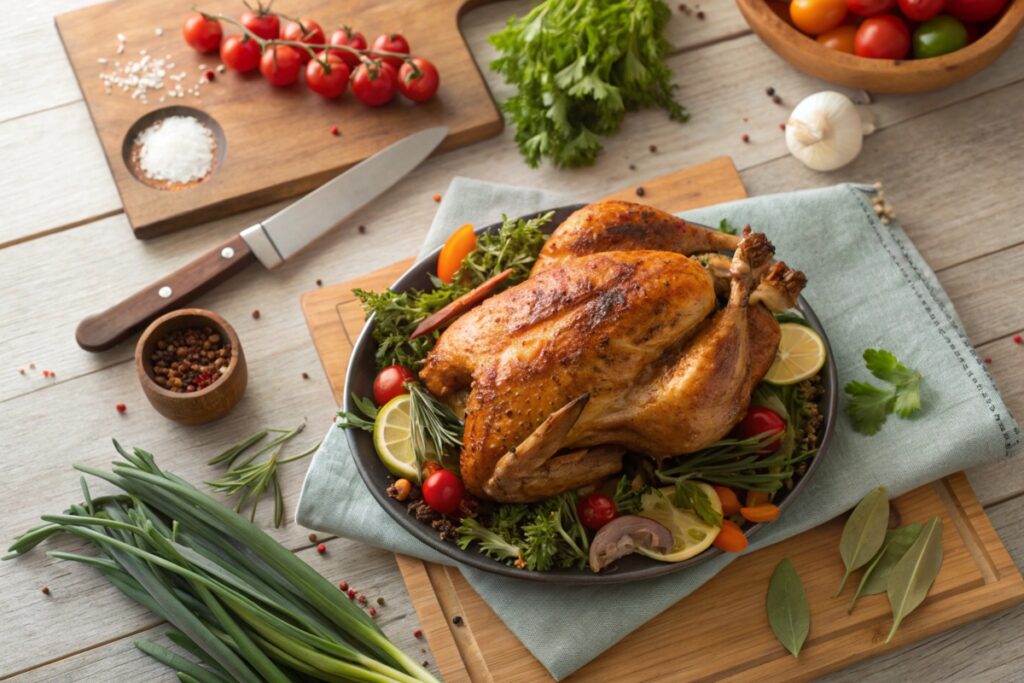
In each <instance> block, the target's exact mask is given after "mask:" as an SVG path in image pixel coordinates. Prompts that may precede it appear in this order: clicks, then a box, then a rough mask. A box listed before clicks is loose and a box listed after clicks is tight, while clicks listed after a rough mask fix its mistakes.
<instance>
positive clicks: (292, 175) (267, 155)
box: [57, 0, 503, 238]
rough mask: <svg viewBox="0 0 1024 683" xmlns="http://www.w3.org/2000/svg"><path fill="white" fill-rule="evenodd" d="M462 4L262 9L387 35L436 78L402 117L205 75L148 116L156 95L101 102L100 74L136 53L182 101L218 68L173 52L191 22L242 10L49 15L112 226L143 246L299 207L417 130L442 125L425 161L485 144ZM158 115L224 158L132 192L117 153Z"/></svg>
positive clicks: (183, 3) (487, 102)
mask: <svg viewBox="0 0 1024 683" xmlns="http://www.w3.org/2000/svg"><path fill="white" fill-rule="evenodd" d="M253 4H255V3H253ZM472 4H476V0H436V1H435V2H433V3H431V6H430V9H429V11H428V10H426V9H425V8H424V6H421V5H420V4H417V3H409V2H405V1H404V0H346V2H336V1H332V0H279V1H278V2H277V3H275V5H274V9H277V10H279V11H281V12H284V13H286V14H288V15H291V16H309V17H312V18H313V19H315V20H317V21H319V22H320V24H321V25H322V26H323V27H324V31H325V32H326V33H327V37H328V38H329V37H330V33H331V32H333V31H334V30H335V29H336V28H337V26H338V25H339V24H342V23H346V24H349V25H351V26H353V27H354V28H355V29H356V30H359V31H362V32H363V34H365V35H366V39H367V40H368V41H370V42H371V43H372V41H373V40H374V38H375V37H376V36H377V35H379V34H381V33H393V32H400V33H402V34H403V35H404V36H405V37H406V38H407V39H408V41H409V44H410V46H411V48H412V53H413V54H414V55H420V56H423V57H426V58H428V59H430V60H431V61H432V62H433V63H434V64H435V65H436V66H437V68H438V70H439V71H440V74H441V87H440V90H439V91H438V94H437V97H435V98H434V100H432V101H431V102H429V103H426V104H421V105H414V104H412V103H411V102H407V101H404V99H403V98H401V97H396V98H395V101H394V102H392V103H390V104H388V105H386V106H384V107H379V108H375V109H371V108H368V107H365V106H363V105H362V104H361V103H360V102H358V101H357V100H356V99H355V98H354V97H353V96H352V93H351V91H349V92H348V93H346V94H345V95H344V96H343V97H341V98H340V99H338V100H333V101H328V100H324V99H323V98H321V97H320V96H319V95H316V94H315V93H313V92H311V91H309V90H308V89H307V88H306V86H305V85H304V84H303V83H302V82H300V83H297V84H294V85H292V86H289V87H287V88H275V87H273V86H271V85H270V84H268V83H266V82H265V81H264V80H263V79H262V77H260V75H259V72H258V71H257V72H254V73H250V74H237V73H232V72H228V73H224V74H216V76H215V80H214V81H213V82H212V83H210V84H207V85H204V86H202V87H201V90H200V96H199V97H198V98H197V97H194V96H192V95H187V96H186V97H182V98H177V97H175V98H171V97H166V96H165V100H164V101H163V102H161V101H160V96H161V94H165V93H164V91H151V92H150V94H149V95H148V104H143V103H142V102H141V101H140V100H138V99H132V98H131V96H130V95H129V94H128V93H125V92H121V91H120V90H119V89H117V88H115V89H114V91H113V92H112V93H111V94H109V95H107V94H105V93H104V85H103V82H102V81H101V80H100V78H99V75H100V73H102V72H106V71H110V70H112V69H113V68H114V63H115V61H120V62H121V63H122V64H124V63H127V61H128V60H139V59H140V58H141V55H140V53H139V51H140V50H146V51H147V53H148V54H149V55H151V56H154V57H159V58H164V57H166V56H167V55H170V58H169V60H170V61H171V62H173V63H174V65H175V66H174V68H171V69H168V77H167V78H166V79H165V85H166V86H168V87H169V86H172V85H173V84H174V81H171V80H169V78H170V76H171V75H174V76H177V75H178V74H179V73H184V74H186V77H185V78H184V80H183V81H182V83H183V86H184V87H185V89H186V91H187V89H188V87H189V86H191V85H194V84H195V83H196V82H197V80H198V79H199V77H200V76H201V74H202V73H203V69H200V65H203V66H205V67H206V68H209V69H215V68H216V66H217V65H218V64H220V58H219V56H218V55H216V54H199V53H198V52H195V51H194V50H192V49H191V48H190V47H188V45H186V44H185V42H184V40H183V39H182V37H181V27H182V24H183V23H184V21H185V19H186V17H187V16H188V15H189V13H190V11H191V9H190V8H191V7H193V6H196V7H198V8H201V9H203V10H204V11H208V12H214V13H222V14H229V15H231V16H236V17H237V16H239V15H240V14H241V12H242V11H243V10H244V9H245V8H244V6H243V5H242V3H240V2H239V1H238V0H198V2H196V1H194V0H116V1H115V2H109V3H106V4H101V5H94V6H91V7H87V8H85V9H81V10H77V11H74V12H70V13H68V14H62V15H60V16H58V17H57V28H58V30H59V32H60V36H61V39H62V40H63V42H64V49H65V50H66V51H67V54H68V58H69V59H70V61H71V66H72V68H73V69H74V71H75V76H76V78H77V79H78V84H79V87H80V88H81V90H82V95H83V96H84V97H85V102H86V104H87V105H88V107H89V113H90V115H91V116H92V121H93V124H94V126H95V127H96V132H97V134H98V135H99V138H100V143H101V144H102V146H103V151H104V153H105V155H106V158H107V163H108V164H109V165H110V171H111V173H112V174H113V176H114V182H115V183H116V185H117V189H118V192H120V194H121V201H122V203H123V204H124V210H125V213H126V214H127V216H128V219H129V222H130V223H131V225H132V228H133V230H134V231H135V235H136V236H137V237H140V238H148V237H153V236H155V235H159V234H162V233H165V232H168V231H171V230H176V229H179V228H183V227H186V226H190V225H195V224H197V223H202V222H206V221H209V220H212V219H215V218H219V217H222V216H228V215H231V214H235V213H238V212H240V211H243V210H245V209H250V208H253V207H256V206H260V205H263V204H269V203H272V202H275V201H278V200H281V199H285V198H287V197H292V196H294V195H298V194H302V193H304V192H307V191H309V190H312V189H313V188H315V187H317V186H319V185H321V184H322V183H324V182H325V181H327V180H329V179H331V178H333V177H334V176H336V175H337V174H338V173H339V172H341V171H343V170H344V169H346V168H348V167H349V166H352V165H353V164H356V163H358V162H359V161H362V160H363V159H365V158H366V157H368V156H370V155H372V154H373V153H374V152H376V151H378V150H380V149H382V148H383V147H385V146H387V145H389V144H391V143H392V142H395V141H396V140H399V139H401V138H403V137H405V136H407V135H409V134H410V133H414V132H416V131H418V130H422V129H423V128H429V127H431V126H437V125H442V124H443V125H446V126H448V128H449V129H450V132H449V135H448V138H447V139H446V140H445V142H444V143H443V144H442V145H441V147H440V148H439V150H438V151H444V150H449V149H454V148H456V147H461V146H463V145H468V144H470V143H473V142H477V141H479V140H482V139H484V138H487V137H490V136H492V135H497V134H498V133H499V132H500V131H501V129H502V125H503V124H502V118H501V115H500V113H499V112H498V110H497V107H496V106H495V104H494V100H493V99H492V98H491V95H490V92H489V91H488V89H487V86H486V85H485V83H484V80H483V77H482V76H481V75H480V72H479V70H478V69H477V66H476V62H474V61H473V58H472V56H471V55H470V52H469V49H468V47H467V46H466V43H465V41H464V40H463V39H462V36H461V34H460V33H459V27H458V17H459V15H460V13H462V12H463V11H465V10H466V9H468V7H469V6H470V5H472ZM157 29H161V31H162V35H157V34H156V32H157ZM118 33H121V34H122V35H123V36H124V37H125V39H126V41H125V44H124V48H125V49H124V52H123V54H117V52H116V50H117V47H118V40H117V35H118ZM234 33H240V31H239V30H237V29H236V28H235V27H233V26H229V25H226V24H225V25H224V35H225V36H227V35H231V34H234ZM100 59H105V60H107V63H106V64H101V63H99V61H98V60H100ZM166 89H167V88H165V90H166ZM169 107H176V108H181V107H189V108H193V109H197V110H199V112H201V114H203V113H205V114H207V115H209V117H211V118H212V119H213V121H214V122H215V124H216V125H219V127H220V129H221V130H222V131H223V139H222V140H221V141H219V142H223V145H222V147H223V149H221V150H218V154H219V153H221V152H223V158H222V160H221V162H220V163H219V164H218V165H217V166H216V167H215V168H214V170H213V172H212V174H211V175H210V176H209V177H208V179H207V180H205V181H203V182H201V183H199V184H197V185H195V186H193V187H190V188H188V189H183V190H177V191H165V190H160V189H156V188H153V187H150V186H148V185H146V184H143V183H142V182H141V181H140V180H138V179H137V178H136V177H135V176H134V175H133V174H132V172H131V170H130V168H129V164H128V163H127V161H126V154H130V151H126V148H127V150H130V147H131V142H132V141H133V140H134V139H135V136H136V135H137V134H138V132H139V130H141V129H143V128H145V127H146V126H147V125H149V123H151V118H152V117H153V112H156V111H158V110H163V109H166V108H169ZM172 113H185V114H188V113H191V112H177V111H174V112H172ZM147 116H149V117H150V118H147V119H146V121H145V122H142V121H141V120H142V119H143V117H147ZM157 116H162V115H157ZM332 126H337V127H338V129H339V132H340V135H339V136H334V135H332V134H331V132H330V130H331V127H332ZM214 128H216V126H214Z"/></svg>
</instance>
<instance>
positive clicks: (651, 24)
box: [490, 0, 688, 167]
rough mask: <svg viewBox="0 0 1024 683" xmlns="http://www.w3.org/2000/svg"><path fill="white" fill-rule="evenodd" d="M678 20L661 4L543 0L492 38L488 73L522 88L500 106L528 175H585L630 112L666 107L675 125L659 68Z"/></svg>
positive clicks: (678, 111) (676, 114)
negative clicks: (566, 169) (567, 169)
mask: <svg viewBox="0 0 1024 683" xmlns="http://www.w3.org/2000/svg"><path fill="white" fill-rule="evenodd" d="M670 14H671V11H670V10H669V8H668V6H667V5H666V4H665V3H664V2H662V1H661V0H588V2H579V1H578V0H544V2H541V3H540V4H539V5H537V6H536V7H534V8H533V10H531V11H530V13H529V14H527V15H526V16H525V17H522V18H516V17H512V18H511V19H509V21H508V24H507V25H506V26H505V28H504V29H502V30H501V31H499V32H497V33H495V34H493V35H492V36H491V37H490V42H491V44H493V45H494V47H496V48H497V49H498V52H499V53H500V55H501V56H500V57H499V58H498V59H496V60H494V61H493V62H491V68H492V69H493V70H494V71H496V72H498V73H500V74H501V75H503V76H504V77H505V80H506V81H507V82H508V83H510V84H511V85H514V86H515V87H516V90H517V92H516V94H515V95H513V96H512V97H511V98H509V100H508V101H506V102H505V103H504V104H503V105H502V109H504V111H505V112H506V113H507V114H508V115H509V117H510V119H511V121H512V123H513V124H514V125H515V127H516V143H517V144H518V145H519V150H520V151H521V152H522V153H523V156H525V157H526V161H527V163H528V164H530V166H532V167H537V166H538V165H539V164H540V162H541V160H542V159H544V158H549V159H551V161H552V162H553V163H554V164H555V165H556V166H586V165H589V164H592V163H594V160H595V159H596V158H597V154H598V153H599V152H600V151H601V143H600V142H599V141H598V138H597V136H598V135H608V134H610V133H614V132H615V131H616V130H618V128H619V126H620V125H621V124H622V118H623V116H624V115H625V113H626V111H628V110H636V109H640V108H642V107H653V106H657V107H661V108H662V109H665V110H666V111H667V112H668V114H669V116H670V117H671V118H673V119H675V120H676V121H686V120H687V118H688V115H687V113H686V110H685V109H683V107H682V106H681V105H680V104H679V103H678V102H676V100H675V97H674V94H673V90H674V89H675V86H674V85H671V84H670V79H671V77H672V72H671V71H670V70H669V68H668V67H667V66H665V64H664V62H663V61H662V59H663V58H664V56H665V55H666V53H667V52H668V48H669V44H668V41H666V40H665V38H664V35H663V34H664V30H665V25H666V24H667V23H668V19H669V16H670Z"/></svg>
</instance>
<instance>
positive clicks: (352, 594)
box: [348, 588, 356, 600]
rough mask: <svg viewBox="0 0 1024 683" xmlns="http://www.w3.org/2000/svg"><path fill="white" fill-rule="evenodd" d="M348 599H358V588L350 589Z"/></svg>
mask: <svg viewBox="0 0 1024 683" xmlns="http://www.w3.org/2000/svg"><path fill="white" fill-rule="evenodd" d="M348 599H349V600H355V599H356V589H355V588H349V589H348Z"/></svg>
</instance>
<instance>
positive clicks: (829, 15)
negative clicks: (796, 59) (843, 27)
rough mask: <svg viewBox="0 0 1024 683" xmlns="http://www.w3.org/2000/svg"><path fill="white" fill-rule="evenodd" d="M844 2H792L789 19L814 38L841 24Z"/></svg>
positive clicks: (818, 0) (804, 0) (808, 0)
mask: <svg viewBox="0 0 1024 683" xmlns="http://www.w3.org/2000/svg"><path fill="white" fill-rule="evenodd" d="M845 16H846V0H793V1H792V2H791V3H789V18H790V19H792V20H793V23H794V24H795V25H796V27H797V28H798V29H800V30H801V31H803V32H804V33H809V34H811V35H812V36H816V35H819V34H822V33H825V32H826V31H831V30H832V29H834V28H836V27H837V26H839V25H840V24H841V23H843V18H844V17H845Z"/></svg>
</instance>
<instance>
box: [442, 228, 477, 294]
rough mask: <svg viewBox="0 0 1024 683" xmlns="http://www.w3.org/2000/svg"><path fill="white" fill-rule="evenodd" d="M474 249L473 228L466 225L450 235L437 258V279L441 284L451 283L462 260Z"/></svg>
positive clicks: (474, 236)
mask: <svg viewBox="0 0 1024 683" xmlns="http://www.w3.org/2000/svg"><path fill="white" fill-rule="evenodd" d="M474 249H476V233H475V232H473V226H472V225H470V224H469V223H466V224H465V225H463V226H462V227H461V228H459V229H458V230H456V231H455V232H454V233H452V236H451V237H449V238H448V241H447V242H445V243H444V246H443V247H441V253H440V254H439V255H438V257H437V277H438V279H440V280H441V281H442V282H451V281H452V277H454V275H455V272H456V271H457V270H458V269H459V267H460V266H461V265H462V259H464V258H466V257H467V256H468V255H469V253H470V252H471V251H473V250H474Z"/></svg>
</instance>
